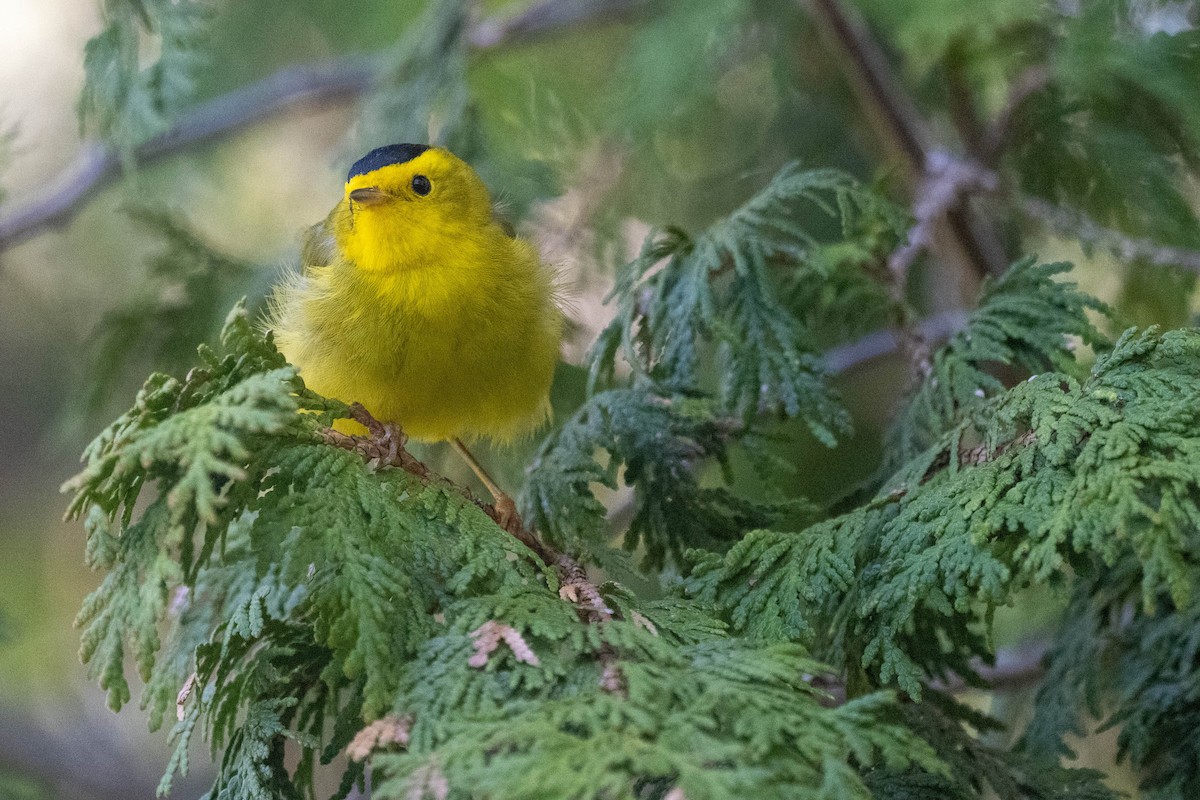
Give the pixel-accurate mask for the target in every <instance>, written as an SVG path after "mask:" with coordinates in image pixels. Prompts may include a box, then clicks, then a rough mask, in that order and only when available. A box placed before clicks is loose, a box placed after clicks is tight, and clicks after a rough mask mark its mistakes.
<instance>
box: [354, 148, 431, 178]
mask: <svg viewBox="0 0 1200 800" xmlns="http://www.w3.org/2000/svg"><path fill="white" fill-rule="evenodd" d="M428 149H429V145H427V144H389V145H385V146H383V147H376V148H375V149H374V150H372V151H371V152H369V153H367V154H366V155H365V156H363V157H362V158H360V159H359V160H358V161H355V162H354V166H352V167H351V168H350V172H349V174H347V175H346V180H347V181H349V180H350V179H351V178H353V177H354V176H355V175H364V174H366V173H368V172H374V171H375V170H377V169H379V168H380V167H386V166H387V165H388V164H403V163H404V162H405V161H412V160H413V159H414V158H416V157H417V156H419V155H421V153H424V152H425V151H426V150H428Z"/></svg>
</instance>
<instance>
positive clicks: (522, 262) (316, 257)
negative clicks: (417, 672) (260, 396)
mask: <svg viewBox="0 0 1200 800" xmlns="http://www.w3.org/2000/svg"><path fill="white" fill-rule="evenodd" d="M301 260H302V262H303V271H302V272H301V273H299V274H297V275H295V276H294V277H292V278H290V279H288V280H286V281H284V282H283V283H282V284H281V285H280V286H279V287H277V288H276V290H275V293H274V296H273V298H272V304H271V305H272V313H271V322H270V324H271V326H272V327H273V328H274V330H275V334H276V342H277V343H278V345H279V349H280V350H281V351H282V353H283V354H284V356H286V357H287V359H288V361H290V362H291V363H292V364H294V365H296V367H298V368H299V370H300V375H301V377H302V378H303V379H304V382H305V384H306V385H308V386H309V387H310V388H312V389H313V390H314V391H316V392H318V393H320V394H323V395H325V396H327V397H334V398H337V399H339V400H342V401H345V402H354V401H357V402H360V403H362V404H363V405H364V406H365V407H366V409H367V410H368V411H370V412H371V414H372V415H373V416H374V417H376V418H377V419H379V420H381V421H385V422H393V423H396V424H398V425H400V426H401V427H402V428H403V430H404V431H405V433H407V434H408V435H409V436H411V437H413V438H414V439H419V440H425V441H439V440H449V441H451V442H453V443H455V444H456V445H457V446H458V447H460V448H461V446H462V445H461V442H460V441H459V440H460V439H462V438H465V439H475V438H478V437H488V438H491V439H495V440H499V441H501V442H504V441H509V440H511V439H513V438H514V437H516V436H519V435H520V434H522V433H526V432H528V431H530V430H532V429H533V428H535V427H536V426H537V425H539V424H540V423H542V422H543V421H544V420H545V419H546V416H547V414H548V412H549V399H548V397H549V390H550V381H551V378H552V376H553V373H554V366H555V363H556V361H557V359H558V352H559V342H560V339H561V336H562V328H563V317H562V312H561V311H560V309H559V307H558V304H557V301H556V292H555V286H554V276H553V273H552V272H551V271H550V270H549V269H548V268H546V267H545V266H544V265H543V264H542V262H541V260H540V258H539V257H538V254H537V251H536V250H535V249H534V247H533V246H532V245H531V244H530V243H529V242H527V241H525V240H523V239H520V238H517V237H515V236H514V235H513V234H512V232H511V230H510V229H508V228H506V227H505V226H504V225H503V224H502V223H501V222H500V221H499V220H498V219H497V218H496V216H495V214H494V212H493V207H492V200H491V196H490V195H489V193H488V190H487V187H486V186H485V185H484V183H483V181H482V180H481V179H480V177H479V176H478V175H477V174H476V173H475V171H474V170H473V169H472V168H471V167H470V166H469V165H468V164H467V163H466V162H464V161H463V160H462V159H460V158H458V157H457V156H455V155H454V154H452V153H450V152H449V151H448V150H445V149H443V148H440V147H428V146H426V145H420V144H394V145H388V146H386V147H380V148H377V149H375V150H372V151H371V152H370V153H367V154H366V155H365V156H363V157H362V158H361V159H359V160H358V161H357V162H356V163H355V164H354V166H352V167H351V168H350V173H349V175H348V176H347V178H346V186H345V195H344V197H343V198H342V200H341V202H339V203H338V204H337V205H336V206H335V207H334V209H333V210H332V211H331V212H330V213H329V216H328V217H327V218H326V219H325V221H324V222H321V223H318V224H317V225H314V226H313V227H312V228H310V229H309V230H308V231H307V233H306V235H305V237H304V241H303V247H302V251H301ZM338 426H339V429H341V430H342V432H359V431H361V426H358V425H357V423H354V422H351V421H348V420H343V421H339V423H338ZM460 452H464V454H465V450H460ZM469 463H470V460H469ZM475 466H477V465H473V468H475ZM477 471H478V470H477ZM480 477H481V478H483V477H484V476H483V475H481V476H480ZM485 483H490V481H488V480H485ZM488 488H489V489H492V488H493V486H491V485H489V486H488Z"/></svg>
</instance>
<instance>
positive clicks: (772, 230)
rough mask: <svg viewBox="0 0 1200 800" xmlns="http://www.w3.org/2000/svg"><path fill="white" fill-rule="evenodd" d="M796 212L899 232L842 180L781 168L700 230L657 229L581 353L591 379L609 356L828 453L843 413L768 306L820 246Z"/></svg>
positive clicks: (796, 329) (608, 363)
mask: <svg viewBox="0 0 1200 800" xmlns="http://www.w3.org/2000/svg"><path fill="white" fill-rule="evenodd" d="M802 205H810V206H814V207H815V208H816V209H817V210H818V211H821V212H824V213H826V214H828V215H830V216H834V217H835V218H838V219H840V221H841V223H842V226H843V230H844V231H848V230H850V229H851V228H852V227H853V226H854V225H855V223H856V222H857V220H858V219H859V218H860V217H871V218H874V219H879V220H882V221H883V222H885V223H886V224H888V225H889V226H890V227H892V228H893V229H894V230H896V231H897V232H898V231H900V230H901V229H902V228H903V218H902V215H901V214H900V213H899V212H898V211H897V210H896V209H895V208H894V207H892V206H891V205H889V204H888V203H887V202H886V201H884V200H882V199H881V198H880V197H879V196H878V195H876V194H875V193H873V192H871V191H869V190H867V189H865V188H863V187H862V186H860V185H859V184H858V183H857V182H855V181H854V180H853V179H851V178H850V177H848V176H846V175H843V174H841V173H838V172H835V171H832V170H802V169H800V168H799V167H797V166H796V165H790V166H788V167H786V168H785V169H783V170H781V171H780V172H779V174H778V175H776V176H775V178H774V179H773V180H772V181H771V183H770V184H768V185H767V186H766V187H765V188H764V189H763V190H762V191H761V192H759V193H758V194H756V195H755V196H754V197H752V198H751V199H750V200H748V201H747V202H746V203H745V204H744V205H743V206H742V207H741V208H739V209H737V210H736V211H734V212H733V213H732V214H730V215H729V216H728V217H727V218H725V219H723V220H721V221H720V222H718V223H716V224H714V225H713V226H712V227H710V228H709V229H708V230H706V231H705V232H704V233H702V234H700V235H698V236H695V237H693V236H690V235H689V234H687V233H686V232H684V231H682V230H680V229H678V228H669V229H667V230H665V231H663V232H660V233H658V234H655V235H652V236H651V237H650V238H648V239H647V240H646V243H645V245H643V247H642V251H641V253H640V255H639V256H638V257H637V258H636V259H634V260H633V261H632V262H631V263H630V264H628V265H627V266H626V267H625V268H624V269H623V270H622V272H621V274H620V275H619V276H618V279H617V286H616V288H615V289H614V290H613V293H612V298H613V299H614V300H615V301H616V304H617V313H616V317H615V319H614V320H613V322H612V323H611V324H610V325H609V326H608V327H607V328H606V329H605V330H604V331H603V333H601V335H600V338H599V340H598V341H597V343H596V346H595V348H594V350H593V353H592V365H591V369H592V380H593V382H600V381H602V380H606V379H610V378H611V375H612V370H613V368H614V364H615V361H616V358H617V356H618V355H620V356H622V357H623V358H624V359H625V361H626V362H627V363H628V364H629V365H630V366H631V367H632V368H633V369H634V371H635V372H636V373H637V374H639V375H642V376H645V377H646V378H648V379H649V380H651V381H653V382H654V383H655V384H657V385H658V386H661V387H664V389H665V390H666V391H668V392H686V391H696V390H698V389H700V388H711V389H713V390H714V394H715V396H716V397H717V398H718V400H719V402H720V404H721V406H722V407H723V408H725V409H727V410H728V412H729V413H731V414H735V415H738V416H741V417H743V418H746V417H749V416H752V415H756V414H760V413H763V412H776V411H777V412H781V413H783V414H786V415H787V416H792V417H797V416H798V417H800V418H802V419H803V420H804V421H805V422H806V423H807V424H808V427H809V429H810V430H811V431H812V432H813V434H814V435H815V436H816V437H817V438H818V439H820V440H821V441H822V442H825V443H826V444H828V445H830V446H832V445H833V444H834V443H835V441H836V439H837V436H838V435H839V434H842V433H845V432H846V430H847V428H848V426H849V417H848V416H847V414H846V411H845V409H844V408H842V406H841V404H840V403H839V402H838V401H837V399H836V397H835V396H834V395H833V393H832V391H831V389H830V388H829V386H828V384H827V381H826V379H825V375H824V374H823V372H822V369H821V364H820V360H819V359H818V358H817V356H816V355H815V353H814V352H813V349H814V344H813V342H812V341H811V339H810V337H809V336H808V334H807V333H806V331H805V330H804V327H803V326H802V324H801V323H800V322H799V320H798V319H797V318H796V316H795V315H794V314H793V313H791V311H790V310H789V309H788V308H787V307H786V306H785V305H784V304H783V303H782V302H781V299H780V286H781V281H786V275H787V273H788V271H789V270H791V271H795V270H797V269H799V268H800V267H801V266H802V265H804V264H805V263H806V261H808V260H809V259H813V258H816V257H817V254H818V253H819V252H820V250H821V243H820V241H819V240H818V239H817V237H816V236H815V235H814V234H812V233H810V232H809V230H808V228H807V227H806V226H804V225H803V224H801V223H800V222H798V221H797V218H796V213H797V209H798V208H799V207H800V206H802ZM706 347H707V348H710V349H713V348H715V369H716V374H717V375H718V376H720V377H719V378H718V379H717V380H716V381H715V382H714V381H713V380H712V379H711V377H710V376H707V375H706V374H705V371H704V365H703V364H702V361H704V359H705V355H706V353H707V352H709V351H708V350H706ZM714 383H715V385H712V384H714Z"/></svg>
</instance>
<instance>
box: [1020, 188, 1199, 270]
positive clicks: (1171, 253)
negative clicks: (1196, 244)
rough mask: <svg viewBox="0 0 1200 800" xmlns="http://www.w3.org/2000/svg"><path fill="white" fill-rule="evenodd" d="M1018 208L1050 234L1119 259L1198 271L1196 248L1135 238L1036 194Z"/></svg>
mask: <svg viewBox="0 0 1200 800" xmlns="http://www.w3.org/2000/svg"><path fill="white" fill-rule="evenodd" d="M1019 206H1020V209H1021V211H1022V212H1023V213H1024V214H1025V216H1026V217H1028V218H1029V219H1030V220H1032V221H1034V222H1038V223H1040V224H1041V225H1043V226H1045V227H1046V228H1048V229H1050V230H1051V231H1053V232H1054V233H1056V234H1058V235H1060V236H1065V237H1068V238H1073V239H1078V240H1079V241H1080V242H1082V243H1083V244H1084V245H1087V246H1092V247H1097V248H1100V249H1103V250H1108V251H1110V252H1112V253H1113V254H1115V255H1116V256H1117V257H1118V258H1120V259H1121V260H1123V261H1142V262H1145V263H1147V264H1151V265H1152V266H1156V267H1182V268H1184V269H1187V270H1191V271H1192V272H1200V250H1190V249H1188V248H1185V247H1173V246H1171V245H1166V244H1162V243H1160V242H1156V241H1153V240H1151V239H1138V238H1134V237H1132V236H1127V235H1125V234H1123V233H1121V232H1120V231H1114V230H1112V229H1111V228H1105V227H1104V226H1103V225H1100V224H1099V223H1098V222H1096V221H1095V220H1093V219H1091V218H1090V217H1088V216H1087V215H1086V214H1084V213H1083V212H1081V211H1077V210H1075V209H1070V208H1065V207H1063V206H1058V205H1055V204H1054V203H1051V202H1048V201H1046V200H1042V199H1041V198H1038V197H1022V198H1020V202H1019Z"/></svg>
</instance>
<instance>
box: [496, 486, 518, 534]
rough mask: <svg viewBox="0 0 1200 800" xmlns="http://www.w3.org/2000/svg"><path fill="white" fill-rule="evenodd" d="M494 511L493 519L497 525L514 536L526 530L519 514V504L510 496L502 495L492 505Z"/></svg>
mask: <svg viewBox="0 0 1200 800" xmlns="http://www.w3.org/2000/svg"><path fill="white" fill-rule="evenodd" d="M492 509H493V510H494V511H495V516H494V517H493V518H494V519H495V520H496V524H497V525H499V526H500V527H501V528H503V529H504V530H506V531H508V532H509V533H514V534H515V533H517V532H518V531H522V530H524V526H523V524H522V522H521V515H520V514H518V513H517V504H516V503H515V502H513V499H512V498H511V497H509V496H508V495H506V494H503V493H501V494H500V496H499V497H497V498H496V502H495V503H494V504H493V505H492Z"/></svg>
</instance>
